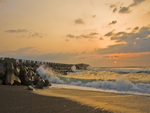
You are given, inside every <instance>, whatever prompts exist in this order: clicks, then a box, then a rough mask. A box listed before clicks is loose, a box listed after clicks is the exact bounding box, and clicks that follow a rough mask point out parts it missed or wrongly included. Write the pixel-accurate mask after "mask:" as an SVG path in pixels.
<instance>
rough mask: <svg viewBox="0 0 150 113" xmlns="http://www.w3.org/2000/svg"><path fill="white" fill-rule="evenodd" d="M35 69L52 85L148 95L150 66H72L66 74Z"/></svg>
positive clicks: (149, 92) (149, 89)
mask: <svg viewBox="0 0 150 113" xmlns="http://www.w3.org/2000/svg"><path fill="white" fill-rule="evenodd" d="M37 71H38V72H39V74H40V76H43V77H46V78H47V79H49V80H50V82H51V83H53V87H59V88H67V89H80V90H91V91H93V90H94V91H104V92H115V93H127V94H135V95H148V96H150V67H125V68H92V67H88V70H77V69H76V67H75V66H73V67H72V71H73V73H68V75H55V74H54V73H53V72H52V70H51V69H48V68H47V69H44V68H43V67H42V66H41V67H39V68H38V69H37Z"/></svg>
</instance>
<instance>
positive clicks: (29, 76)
mask: <svg viewBox="0 0 150 113" xmlns="http://www.w3.org/2000/svg"><path fill="white" fill-rule="evenodd" d="M32 75H33V71H32V70H30V69H29V71H28V72H27V76H28V78H30V79H31V80H33V76H32Z"/></svg>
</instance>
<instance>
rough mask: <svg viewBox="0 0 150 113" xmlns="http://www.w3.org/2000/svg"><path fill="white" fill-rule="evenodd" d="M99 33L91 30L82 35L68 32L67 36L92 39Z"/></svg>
mask: <svg viewBox="0 0 150 113" xmlns="http://www.w3.org/2000/svg"><path fill="white" fill-rule="evenodd" d="M97 35H99V33H96V32H91V33H89V34H81V35H77V36H75V35H72V34H68V35H67V36H66V37H67V38H76V39H82V38H84V39H92V38H96V36H97Z"/></svg>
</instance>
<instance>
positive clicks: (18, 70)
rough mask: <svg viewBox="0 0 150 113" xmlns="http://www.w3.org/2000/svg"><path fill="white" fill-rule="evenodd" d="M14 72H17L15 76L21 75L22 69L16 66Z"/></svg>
mask: <svg viewBox="0 0 150 113" xmlns="http://www.w3.org/2000/svg"><path fill="white" fill-rule="evenodd" d="M14 73H15V76H17V77H19V73H20V69H19V68H16V69H15V72H14Z"/></svg>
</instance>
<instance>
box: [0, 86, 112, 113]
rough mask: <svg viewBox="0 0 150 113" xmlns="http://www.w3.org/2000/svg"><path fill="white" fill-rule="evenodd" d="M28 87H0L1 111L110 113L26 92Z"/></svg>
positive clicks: (17, 112) (4, 112)
mask: <svg viewBox="0 0 150 113" xmlns="http://www.w3.org/2000/svg"><path fill="white" fill-rule="evenodd" d="M26 88H27V87H26V86H8V85H0V91H1V93H0V100H1V103H0V106H1V107H0V111H1V112H3V113H10V112H12V113H42V112H43V113H77V112H78V113H110V112H108V111H106V110H102V109H95V108H93V107H90V106H86V105H83V104H80V103H79V102H74V101H72V100H69V99H66V98H63V97H54V96H43V95H38V94H35V93H32V92H33V91H29V90H25V89H26Z"/></svg>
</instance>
